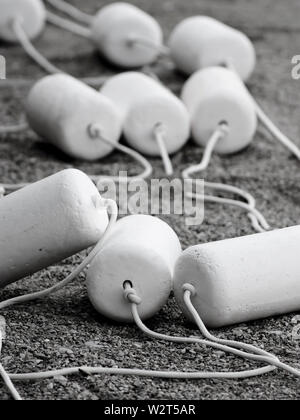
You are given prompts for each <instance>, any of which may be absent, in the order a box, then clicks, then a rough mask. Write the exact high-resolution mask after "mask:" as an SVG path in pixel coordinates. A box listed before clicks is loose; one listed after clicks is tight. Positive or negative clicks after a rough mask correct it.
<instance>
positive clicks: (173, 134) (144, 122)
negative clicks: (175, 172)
mask: <svg viewBox="0 0 300 420" xmlns="http://www.w3.org/2000/svg"><path fill="white" fill-rule="evenodd" d="M157 127H160V128H161V131H162V135H163V139H164V143H165V146H166V149H167V151H168V153H169V154H173V153H176V152H177V151H178V150H180V149H181V148H182V147H183V146H184V145H185V144H186V142H187V141H188V139H189V137H190V118H189V115H188V112H187V110H186V108H185V106H184V105H183V104H182V103H181V101H179V100H178V99H177V98H176V97H175V96H174V97H173V96H172V95H161V96H160V95H157V96H155V95H154V96H153V97H152V98H148V99H147V100H144V99H143V98H142V99H141V100H139V101H137V102H136V103H135V104H134V105H133V106H132V107H131V109H130V112H129V114H128V116H127V119H126V121H125V125H124V134H125V137H126V139H127V141H128V143H129V144H130V146H131V147H133V148H135V149H136V150H139V151H140V152H141V153H143V154H146V155H148V156H159V155H160V150H159V146H158V143H157V141H156V138H155V130H156V129H157Z"/></svg>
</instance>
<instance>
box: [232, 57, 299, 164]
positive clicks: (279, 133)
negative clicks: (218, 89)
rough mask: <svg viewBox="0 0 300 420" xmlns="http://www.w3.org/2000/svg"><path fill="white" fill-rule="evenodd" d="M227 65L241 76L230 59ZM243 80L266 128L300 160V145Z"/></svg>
mask: <svg viewBox="0 0 300 420" xmlns="http://www.w3.org/2000/svg"><path fill="white" fill-rule="evenodd" d="M226 66H227V68H229V69H230V70H231V71H233V72H234V73H235V74H236V75H237V76H238V77H240V76H239V74H238V72H237V70H236V68H235V67H234V65H233V63H232V62H231V61H230V60H227V61H226ZM241 82H242V83H243V84H244V86H245V88H246V89H247V91H248V93H249V95H250V96H251V98H252V100H253V103H254V107H255V110H256V114H257V116H258V119H259V120H260V122H261V123H262V124H263V125H264V126H265V127H266V129H267V130H268V131H269V132H270V133H271V135H272V136H273V137H274V138H275V139H276V140H277V141H279V143H281V144H282V145H283V146H284V147H286V148H287V149H288V150H289V151H290V152H291V153H292V154H293V155H295V156H296V158H297V159H298V160H300V149H299V147H298V146H296V144H295V143H294V142H293V141H292V140H291V139H290V138H289V137H287V136H286V135H285V134H283V133H282V131H281V130H280V129H279V128H278V127H277V126H276V125H275V123H274V122H273V121H272V120H271V119H270V118H269V117H268V116H267V114H266V113H265V112H264V110H263V109H262V108H261V106H260V105H259V104H258V102H257V101H256V100H255V98H254V97H253V95H252V93H251V92H250V90H249V89H248V87H247V86H246V84H245V83H244V82H243V81H242V79H241Z"/></svg>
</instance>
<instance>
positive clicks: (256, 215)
mask: <svg viewBox="0 0 300 420" xmlns="http://www.w3.org/2000/svg"><path fill="white" fill-rule="evenodd" d="M228 131H229V127H228V125H227V124H225V123H221V124H220V125H219V126H218V127H217V129H216V130H215V131H214V133H213V134H212V136H211V138H210V139H209V141H208V143H207V145H206V148H205V151H204V154H203V158H202V160H201V162H200V163H199V164H198V165H193V166H191V167H189V168H187V169H186V170H185V171H183V173H182V177H183V179H186V180H190V181H191V182H192V178H191V176H192V175H193V174H195V173H196V172H202V171H204V170H206V169H207V167H208V165H209V163H210V161H211V158H212V154H213V151H214V149H215V147H216V146H217V144H218V143H219V142H220V141H221V140H223V139H224V138H225V137H226V135H227V134H228ZM205 186H206V187H207V188H210V189H213V190H217V191H224V192H229V193H231V194H235V195H238V196H240V197H242V198H243V199H245V200H246V202H247V203H244V202H242V201H240V200H232V199H228V198H223V197H218V196H214V195H208V194H204V195H200V194H194V193H187V197H188V198H190V199H193V198H198V199H200V200H203V201H207V202H211V203H216V204H222V205H231V206H235V207H239V208H241V209H243V210H247V211H248V217H249V219H250V221H251V224H252V227H253V229H254V230H255V231H256V232H259V233H262V232H265V231H266V230H269V229H270V225H269V224H268V223H267V221H266V219H265V218H264V216H263V215H262V214H261V213H260V212H259V211H258V210H257V209H256V208H255V207H256V202H255V199H254V197H253V196H252V195H251V194H249V193H248V192H247V191H244V190H242V189H240V188H237V187H234V186H231V185H226V184H221V183H214V182H206V181H205Z"/></svg>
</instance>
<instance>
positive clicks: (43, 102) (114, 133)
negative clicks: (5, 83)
mask: <svg viewBox="0 0 300 420" xmlns="http://www.w3.org/2000/svg"><path fill="white" fill-rule="evenodd" d="M26 114H27V119H28V122H29V124H30V126H31V128H32V129H33V130H34V131H35V132H36V133H37V134H39V135H40V136H41V137H42V138H44V139H45V140H46V141H47V142H49V143H51V144H53V145H55V146H56V147H58V148H59V149H61V150H62V151H63V152H65V153H67V154H68V155H69V156H71V157H74V158H79V159H85V160H90V161H94V160H97V159H99V158H102V157H104V156H106V155H108V154H109V153H111V151H112V150H113V146H111V145H108V144H106V143H105V142H102V141H99V140H95V139H93V138H91V136H90V135H89V133H88V127H89V126H90V125H91V124H94V123H95V124H97V126H98V127H99V128H100V129H101V134H102V135H103V137H105V138H107V139H109V140H110V141H111V142H112V143H118V141H119V139H120V136H121V132H122V125H121V118H120V116H119V113H118V111H117V109H116V108H115V106H114V105H113V103H112V102H111V101H110V100H109V99H108V98H106V97H104V96H103V95H100V94H99V93H98V92H96V91H95V90H94V89H92V88H90V87H89V86H87V85H85V84H84V83H82V82H80V81H78V80H76V79H74V78H73V77H71V76H68V75H64V74H57V75H51V76H47V77H45V78H43V79H42V80H40V81H39V82H37V83H36V84H35V86H34V87H33V88H32V90H31V92H30V93H29V96H28V99H27V103H26Z"/></svg>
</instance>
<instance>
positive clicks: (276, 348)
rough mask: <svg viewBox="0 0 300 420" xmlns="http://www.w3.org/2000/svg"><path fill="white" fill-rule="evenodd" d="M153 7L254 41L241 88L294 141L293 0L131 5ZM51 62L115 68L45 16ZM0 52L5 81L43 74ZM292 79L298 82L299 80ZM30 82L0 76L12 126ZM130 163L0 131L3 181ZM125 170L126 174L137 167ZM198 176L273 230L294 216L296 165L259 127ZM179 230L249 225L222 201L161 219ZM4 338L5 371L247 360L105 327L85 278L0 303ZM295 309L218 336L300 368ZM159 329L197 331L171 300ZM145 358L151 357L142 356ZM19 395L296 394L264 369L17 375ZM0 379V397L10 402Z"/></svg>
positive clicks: (196, 232) (194, 237)
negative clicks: (217, 376)
mask: <svg viewBox="0 0 300 420" xmlns="http://www.w3.org/2000/svg"><path fill="white" fill-rule="evenodd" d="M72 3H74V4H76V5H77V6H80V7H81V8H82V9H83V8H84V10H86V11H87V12H92V13H93V12H95V10H97V8H99V7H100V6H101V5H103V4H104V3H105V2H104V1H100V0H86V1H84V2H83V1H79V0H77V1H75V0H73V1H72ZM132 3H134V4H136V5H138V6H140V7H142V8H143V9H145V10H146V11H148V12H150V13H151V14H152V15H154V16H155V17H156V18H157V19H158V20H159V22H160V23H161V24H162V26H163V28H164V30H165V33H166V35H168V33H169V32H170V30H171V29H172V27H174V25H175V24H176V23H178V22H179V21H180V20H181V19H183V18H184V17H186V16H190V15H193V14H208V15H212V16H214V17H216V18H218V19H221V20H223V21H225V22H227V23H229V24H231V25H233V26H235V27H237V28H239V29H241V30H243V31H245V32H246V33H247V34H248V35H249V36H250V37H251V39H252V40H253V41H254V43H255V47H256V50H257V55H258V64H257V68H256V72H255V74H254V76H253V77H252V78H251V80H250V82H249V88H250V89H251V91H252V92H253V94H254V95H255V97H256V98H257V99H258V100H259V101H260V103H261V104H262V105H263V106H264V108H265V109H266V110H267V111H268V113H269V114H270V115H271V116H272V117H273V118H274V120H276V121H277V123H278V124H279V125H280V127H281V128H282V129H283V130H284V131H285V132H286V133H287V134H288V135H290V136H291V137H292V138H294V139H296V142H297V143H298V145H299V146H300V141H299V137H300V129H299V127H300V125H299V118H298V117H299V116H298V104H299V103H300V89H299V88H298V83H300V82H296V81H293V80H292V79H291V64H290V61H291V57H292V56H293V55H295V54H299V53H300V45H299V43H300V41H299V40H300V38H299V31H300V30H299V19H298V17H299V14H300V3H299V0H287V1H282V0H252V1H247V0H189V1H182V0H166V1H158V0H152V1H146V0H136V1H134V2H132ZM36 45H37V47H38V48H39V49H40V50H41V51H43V52H44V53H45V55H46V56H47V57H48V58H49V59H51V60H52V61H53V62H54V63H55V64H57V65H58V66H60V67H61V68H63V69H64V70H66V71H68V72H70V73H72V74H73V75H76V76H87V75H95V76H96V75H102V74H107V75H109V74H112V73H114V72H116V69H115V68H112V67H110V66H109V65H107V64H106V63H104V62H103V60H101V58H100V57H99V56H98V55H97V54H96V52H95V51H94V49H93V47H92V46H91V45H90V44H89V43H88V42H87V41H86V40H84V39H80V38H77V37H76V36H73V35H71V34H69V33H66V32H63V31H60V30H56V29H55V28H53V27H51V26H50V25H49V26H48V27H47V30H46V31H45V32H44V33H43V35H42V36H41V37H40V39H39V40H37V42H36ZM0 47H1V54H4V55H5V56H6V58H7V74H8V77H9V80H10V79H15V78H20V77H24V78H27V79H38V78H39V77H41V76H43V75H44V73H43V72H42V71H41V70H40V69H39V68H38V67H37V66H35V64H33V63H32V62H31V61H30V60H29V59H28V58H27V57H26V56H25V55H24V53H23V51H22V50H21V48H19V47H17V46H8V45H4V44H1V45H0ZM152 70H153V71H154V72H155V73H156V74H157V75H158V76H159V77H160V78H161V80H162V81H163V82H165V83H166V84H167V85H168V86H169V87H170V88H171V89H172V90H173V91H174V92H175V93H179V92H180V87H181V85H182V82H183V80H184V79H183V78H182V76H180V75H179V74H176V73H174V72H172V71H171V70H170V68H169V67H168V63H167V61H165V60H162V61H160V63H159V64H157V65H155V66H153V68H152ZM299 87H300V86H299ZM28 88H29V86H28V85H27V86H23V87H20V86H19V87H16V86H15V85H14V84H11V85H10V86H8V84H7V82H5V83H4V82H0V101H1V107H0V121H1V124H2V123H3V124H4V123H13V122H15V121H16V120H19V119H21V118H22V104H23V100H24V98H25V97H26V93H27V91H28ZM201 152H202V151H201V149H200V148H197V147H195V146H194V145H193V143H192V142H190V143H189V144H188V146H187V147H185V149H184V150H183V151H181V152H180V153H178V154H177V155H176V156H174V163H175V168H176V171H177V175H179V173H180V171H181V170H182V169H183V168H185V167H186V165H187V164H188V163H193V162H195V157H196V159H198V158H197V156H198V157H199V158H200V156H201ZM129 163H130V160H129V159H126V158H124V157H123V156H122V155H120V154H119V153H113V154H112V155H111V156H109V157H108V158H106V159H104V160H103V161H101V163H100V164H99V163H95V164H86V163H82V162H79V161H76V162H74V161H71V160H70V159H68V158H67V157H66V156H64V155H62V154H61V153H59V152H57V151H56V150H55V149H54V148H51V147H49V146H46V145H44V144H42V143H41V142H40V141H39V139H37V138H36V136H35V135H34V134H32V133H31V132H26V133H25V134H22V135H10V136H1V138H0V179H1V181H4V182H18V181H34V180H36V179H39V178H42V177H44V176H46V175H49V174H51V173H53V172H55V171H58V170H60V169H63V168H65V167H72V166H76V167H78V168H80V169H82V170H84V171H86V172H90V173H91V172H98V173H105V174H109V173H117V172H118V169H119V168H124V169H125V168H126V167H127V165H128V164H129ZM152 163H153V165H154V168H155V174H156V175H157V176H160V175H163V172H162V168H161V162H160V161H159V160H152ZM131 167H132V171H133V173H135V170H136V169H137V168H135V167H133V166H132V165H131ZM206 176H207V179H209V180H214V181H223V182H227V183H231V184H234V185H236V186H239V187H243V188H246V189H247V190H248V191H249V192H252V193H253V194H254V195H255V197H256V198H257V202H258V208H259V209H260V210H261V211H262V212H263V214H264V215H265V216H266V218H267V220H268V221H269V222H270V224H271V225H272V227H274V228H280V227H285V226H291V225H295V224H297V223H298V221H299V216H300V215H299V204H300V198H299V197H300V196H299V184H298V182H299V181H300V172H299V163H298V162H297V161H296V159H295V158H293V157H292V156H290V155H289V153H288V152H287V151H286V150H285V149H283V148H282V147H281V146H280V145H279V144H277V143H276V142H274V141H273V140H272V138H270V136H269V135H268V134H267V133H266V132H265V130H264V129H262V128H260V129H259V131H258V133H257V136H256V138H255V141H254V142H253V143H252V145H251V146H250V147H249V148H248V149H247V150H245V151H243V152H242V153H240V154H237V155H235V156H230V157H226V158H225V157H218V156H214V157H213V160H212V164H211V166H210V169H209V170H208V171H207V174H206ZM164 219H165V220H166V221H167V222H168V223H170V224H171V225H172V227H173V228H174V229H175V230H176V232H177V233H178V234H179V236H180V239H181V240H182V243H183V246H184V247H187V246H189V245H194V244H196V243H204V242H209V241H214V240H218V239H224V238H229V237H235V236H240V235H245V234H251V233H252V230H251V227H250V226H249V223H248V220H247V218H246V217H245V214H244V213H241V212H240V211H239V210H235V209H230V211H229V210H228V209H226V208H223V207H216V206H211V205H207V206H206V217H205V222H204V224H203V225H202V226H199V227H196V228H188V227H186V226H185V224H184V219H183V218H182V217H175V216H170V217H164ZM81 258H82V256H76V257H73V258H71V259H69V260H67V261H65V262H64V263H62V264H60V265H59V266H55V267H52V268H51V269H49V270H48V271H45V272H43V273H39V274H37V275H35V276H33V277H32V278H31V279H29V280H24V281H21V282H19V283H17V284H15V285H13V286H10V287H8V288H6V289H5V290H3V291H1V293H0V298H1V300H3V299H7V298H10V297H13V296H15V295H19V294H23V293H26V292H29V291H32V290H39V289H40V288H41V287H46V286H49V285H51V284H53V283H55V282H56V281H58V280H60V279H62V278H64V276H65V275H67V274H68V273H69V272H70V271H71V270H72V268H74V266H75V264H77V263H78V262H79V261H80V260H81ZM1 315H4V316H5V317H6V321H7V340H6V342H5V346H4V349H3V355H2V363H3V364H4V366H5V367H6V368H7V369H8V371H10V372H28V371H32V370H33V371H35V370H37V369H39V370H45V369H48V368H56V367H65V366H75V365H92V366H97V365H101V366H107V367H113V366H118V367H138V368H145V369H150V368H151V369H181V370H195V369H199V370H206V371H207V370H209V371H213V370H216V369H218V370H223V371H227V370H232V369H243V368H246V367H249V366H253V365H251V364H250V363H249V364H248V363H247V362H246V363H245V362H243V361H241V360H239V359H236V358H234V357H231V356H227V355H226V356H225V355H224V354H223V353H216V352H211V351H209V350H206V349H204V348H199V347H198V346H196V345H195V346H189V347H187V346H179V345H178V346H177V345H173V344H166V343H161V342H157V341H155V342H153V341H152V340H150V339H147V338H145V337H144V336H142V334H140V333H139V331H138V330H137V329H136V328H135V327H134V326H123V325H118V324H115V323H113V322H111V321H109V320H106V319H104V318H103V317H101V316H99V315H98V314H97V313H96V312H95V311H94V310H93V308H92V307H91V305H90V303H89V301H88V298H87V294H86V289H85V285H84V277H83V276H82V277H81V278H80V279H78V280H77V281H76V282H75V283H74V284H73V285H72V286H70V287H68V288H67V289H66V290H64V291H62V292H60V293H58V294H56V295H54V296H51V297H50V298H48V299H46V300H45V301H42V302H38V303H34V304H30V305H24V306H17V307H14V308H11V309H8V310H5V311H3V313H2V314H1ZM293 317H294V315H287V316H284V317H280V318H274V319H268V320H264V321H259V322H255V323H251V324H247V325H240V326H236V327H233V328H227V329H224V330H220V331H217V334H218V335H219V336H220V337H228V338H231V339H239V340H242V341H245V342H249V343H253V344H256V345H259V346H260V347H261V348H264V349H266V350H269V351H272V352H274V353H275V354H276V355H278V356H279V357H281V358H282V360H284V361H285V362H287V363H290V364H292V365H294V366H296V367H298V368H300V364H299V357H298V354H299V353H298V343H297V342H295V341H293V339H292V329H293V323H292V320H293ZM149 326H150V328H154V329H155V330H157V331H160V332H166V333H172V334H182V335H195V334H196V330H195V327H194V326H191V325H189V324H188V323H187V322H186V321H185V319H184V317H183V316H182V314H181V313H180V310H179V309H178V308H177V306H176V303H175V301H174V299H172V298H171V299H170V301H169V304H168V305H167V306H166V307H165V308H164V309H163V310H162V311H161V313H160V314H158V315H157V316H156V317H155V318H154V319H152V320H151V321H150V322H149ZM149 355H150V357H149ZM17 385H18V389H19V391H20V392H21V394H22V395H23V396H24V397H25V398H27V399H42V400H47V399H63V400H68V399H80V400H86V399H118V398H121V399H174V400H181V399H224V400H229V399H253V400H256V399H298V398H299V396H300V392H299V389H298V385H299V381H298V380H297V379H295V378H293V377H291V376H289V375H287V374H285V373H282V372H274V373H272V374H269V375H266V376H264V377H262V378H253V379H249V380H240V381H231V382H224V381H219V380H218V381H191V382H188V381H170V380H169V381H168V380H157V379H155V380H151V379H141V378H128V377H110V376H103V377H99V376H98V377H71V378H68V379H66V378H58V379H56V380H48V381H43V382H37V383H25V384H21V383H19V384H17ZM8 398H9V396H8V394H7V393H6V390H5V389H4V387H2V385H1V384H0V399H2V400H5V399H8Z"/></svg>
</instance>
